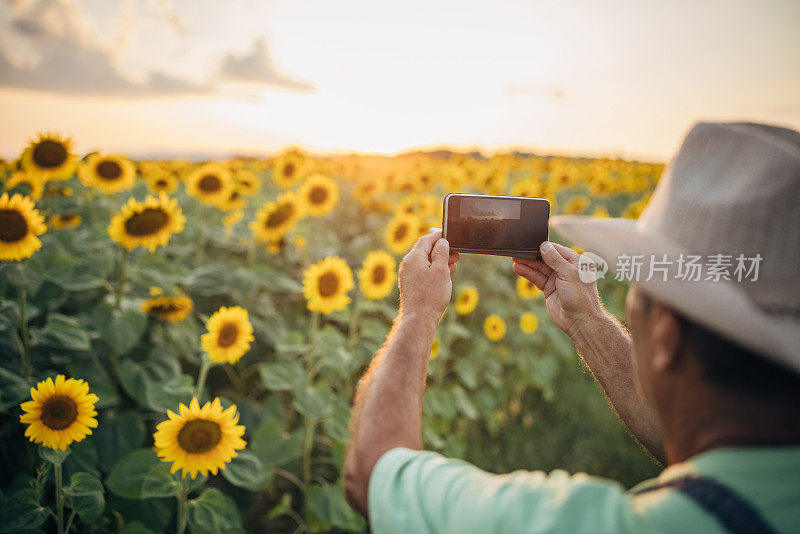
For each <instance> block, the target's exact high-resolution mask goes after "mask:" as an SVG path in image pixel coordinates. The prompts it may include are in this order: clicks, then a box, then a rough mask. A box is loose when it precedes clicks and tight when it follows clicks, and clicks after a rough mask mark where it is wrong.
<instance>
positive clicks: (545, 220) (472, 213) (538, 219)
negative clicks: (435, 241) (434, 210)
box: [442, 193, 550, 259]
mask: <svg viewBox="0 0 800 534" xmlns="http://www.w3.org/2000/svg"><path fill="white" fill-rule="evenodd" d="M549 220H550V202H549V201H548V200H547V199H546V198H537V197H512V196H499V195H471V194H466V193H450V194H449V195H447V196H446V197H444V209H443V217H442V229H443V230H442V236H443V237H444V238H445V239H447V241H448V242H449V243H450V250H453V251H455V252H467V253H470V254H491V255H493V256H515V257H518V258H531V259H539V258H541V255H540V252H539V246H540V245H541V244H542V242H543V241H547V237H548V227H549Z"/></svg>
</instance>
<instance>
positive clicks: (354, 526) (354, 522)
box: [308, 482, 365, 532]
mask: <svg viewBox="0 0 800 534" xmlns="http://www.w3.org/2000/svg"><path fill="white" fill-rule="evenodd" d="M308 505H309V507H310V508H311V511H312V512H314V514H316V515H317V516H318V517H319V518H320V519H322V520H323V521H325V522H326V523H330V524H331V525H333V526H334V527H338V528H341V529H344V530H350V531H357V532H358V531H361V530H363V529H364V526H365V525H364V520H363V519H362V518H361V516H359V515H358V514H357V513H356V512H355V511H354V510H353V509H352V508H350V505H348V504H347V501H346V500H345V497H344V487H343V486H342V483H341V482H340V483H337V484H327V485H324V486H323V485H320V484H312V485H311V487H310V488H309V490H308Z"/></svg>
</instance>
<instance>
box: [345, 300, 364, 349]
mask: <svg viewBox="0 0 800 534" xmlns="http://www.w3.org/2000/svg"><path fill="white" fill-rule="evenodd" d="M360 304H361V292H356V296H355V298H354V299H353V310H352V311H351V312H350V322H349V323H348V325H347V349H348V350H349V351H351V352H352V351H353V349H354V348H355V346H356V342H357V341H358V333H359V332H358V331H359V328H358V320H359V318H360V317H359V315H360V314H361V306H360Z"/></svg>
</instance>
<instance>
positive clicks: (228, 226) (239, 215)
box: [222, 210, 244, 237]
mask: <svg viewBox="0 0 800 534" xmlns="http://www.w3.org/2000/svg"><path fill="white" fill-rule="evenodd" d="M243 218H244V212H243V211H242V210H235V211H232V212H231V213H229V214H228V215H226V216H225V217H223V218H222V226H223V227H225V235H226V236H228V237H230V236H232V235H233V227H234V226H236V225H237V224H239V222H240V221H241V220H242V219H243Z"/></svg>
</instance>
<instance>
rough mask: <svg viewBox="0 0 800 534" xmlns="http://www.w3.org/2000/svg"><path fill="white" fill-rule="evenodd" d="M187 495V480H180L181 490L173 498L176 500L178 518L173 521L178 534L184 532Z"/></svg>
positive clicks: (183, 478)
mask: <svg viewBox="0 0 800 534" xmlns="http://www.w3.org/2000/svg"><path fill="white" fill-rule="evenodd" d="M188 495H189V480H188V479H187V478H185V477H182V478H181V489H180V491H179V492H178V495H177V496H176V497H175V498H176V499H178V516H177V518H176V521H175V530H176V532H177V533H178V534H183V532H184V531H185V530H186V497H187V496H188Z"/></svg>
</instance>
